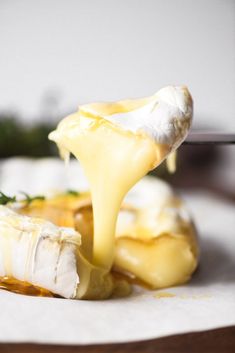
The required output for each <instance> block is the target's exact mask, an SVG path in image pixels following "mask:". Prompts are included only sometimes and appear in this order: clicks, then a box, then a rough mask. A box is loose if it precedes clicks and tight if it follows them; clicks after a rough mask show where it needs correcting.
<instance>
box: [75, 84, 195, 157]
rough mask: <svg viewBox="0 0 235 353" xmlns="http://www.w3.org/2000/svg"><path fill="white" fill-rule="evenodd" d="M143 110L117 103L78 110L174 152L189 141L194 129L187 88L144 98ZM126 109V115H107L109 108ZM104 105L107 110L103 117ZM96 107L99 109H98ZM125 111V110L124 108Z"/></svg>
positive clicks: (161, 92)
mask: <svg viewBox="0 0 235 353" xmlns="http://www.w3.org/2000/svg"><path fill="white" fill-rule="evenodd" d="M142 101H143V103H141V107H139V106H138V105H137V108H136V109H133V108H130V109H129V108H128V107H131V106H132V105H134V102H138V100H131V101H120V102H117V103H104V104H102V103H98V104H87V105H83V106H81V107H80V108H79V111H80V113H81V114H83V112H85V113H90V114H93V115H98V116H102V118H104V119H106V120H109V121H111V122H112V123H114V124H116V125H118V126H120V127H122V128H123V129H126V130H129V131H132V132H134V133H136V132H139V131H140V132H141V131H142V132H145V133H147V134H148V135H149V136H150V137H151V138H153V139H154V141H155V142H156V143H162V144H167V145H170V146H171V149H172V150H175V149H176V148H177V147H178V146H179V145H180V144H181V143H182V142H183V141H184V139H185V138H186V136H187V133H188V130H189V129H190V127H191V123H192V117H193V101H192V97H191V95H190V93H189V91H188V89H187V87H185V86H167V87H164V88H162V89H161V90H159V91H158V92H156V93H155V94H154V95H153V96H151V97H148V98H146V99H145V98H144V99H143V100H142ZM115 104H116V105H117V110H118V108H120V109H121V108H123V107H124V112H115V109H112V110H113V112H112V113H111V114H109V113H108V111H109V109H107V108H108V107H109V106H110V107H113V106H115ZM102 106H103V107H105V109H104V113H103V114H102ZM96 107H99V109H98V110H96ZM121 110H122V109H121Z"/></svg>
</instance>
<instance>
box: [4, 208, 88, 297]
mask: <svg viewBox="0 0 235 353" xmlns="http://www.w3.org/2000/svg"><path fill="white" fill-rule="evenodd" d="M80 244H81V237H80V235H79V233H78V232H76V231H75V230H73V229H71V228H65V227H57V226H55V225H53V224H52V223H50V222H47V221H44V220H42V219H37V218H31V217H27V216H22V215H19V214H17V213H15V212H14V211H12V210H10V209H9V208H7V207H6V206H0V276H1V277H13V278H15V279H17V280H20V281H26V282H29V283H32V284H33V285H35V286H39V287H42V288H44V289H47V290H49V291H51V292H52V293H54V294H58V295H60V296H62V297H65V298H73V297H75V295H76V288H77V285H78V284H79V276H78V273H77V260H76V257H77V254H76V252H77V249H78V247H79V245H80Z"/></svg>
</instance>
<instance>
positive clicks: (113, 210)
mask: <svg viewBox="0 0 235 353" xmlns="http://www.w3.org/2000/svg"><path fill="white" fill-rule="evenodd" d="M159 92H161V94H160V93H159V94H156V95H154V96H152V97H150V98H149V99H143V100H139V101H123V102H118V103H113V104H92V105H87V106H83V107H81V109H80V110H79V112H77V113H75V114H72V115H70V116H69V117H67V118H65V119H64V120H63V121H62V122H61V123H60V124H59V126H58V128H57V130H55V131H54V132H52V133H51V134H50V135H49V138H50V139H51V140H53V141H55V142H56V143H57V145H58V147H59V149H60V152H61V155H62V157H63V158H64V159H65V160H68V156H69V154H70V153H72V154H73V155H74V156H75V157H76V158H77V159H78V160H79V161H80V163H81V165H82V167H83V170H84V172H85V174H86V177H87V179H88V181H89V185H90V191H91V197H92V207H93V218H94V237H93V249H92V254H91V258H90V259H89V260H90V262H89V263H86V264H85V265H84V262H81V264H80V266H81V272H88V275H86V276H85V279H84V280H81V284H80V285H79V286H82V285H83V282H86V286H85V287H86V289H85V290H84V291H83V292H84V293H85V292H90V290H93V291H94V293H96V291H97V288H96V287H97V286H98V285H100V284H101V283H102V281H103V280H100V279H101V278H102V279H104V277H105V276H106V274H107V273H109V271H110V269H111V267H112V265H113V261H114V253H115V251H114V238H115V227H116V222H117V216H118V212H119V209H120V206H121V203H122V200H123V198H124V196H125V195H126V194H127V192H128V191H129V190H130V189H131V188H132V186H133V185H135V184H136V182H137V181H138V180H140V179H141V178H142V177H143V176H144V175H146V174H147V173H148V172H149V171H150V170H152V169H153V168H155V167H156V166H157V165H159V164H160V163H161V162H162V161H163V160H164V159H165V157H166V156H167V155H168V154H169V153H170V152H171V150H172V148H176V147H177V146H178V145H179V144H180V142H182V140H183V139H184V138H185V136H186V133H187V131H188V128H189V126H190V123H191V113H192V109H191V108H192V100H191V97H190V94H189V93H188V91H187V89H186V88H185V87H183V88H179V87H178V88H168V89H163V90H161V91H159ZM158 107H159V109H157V108H158ZM145 108H146V109H145ZM156 112H157V113H156ZM119 113H121V114H122V113H125V115H124V120H121V119H120V114H119ZM127 113H130V114H131V115H132V117H133V118H134V119H127V118H128V117H129V116H128V114H127ZM126 114H127V115H126ZM161 117H162V120H161ZM116 118H117V121H116ZM135 118H136V119H135ZM143 118H144V119H145V120H144V121H143ZM126 121H128V124H127V125H126V124H125V122H126ZM130 121H131V124H132V126H134V128H133V129H131V128H130ZM123 126H124V127H123ZM82 263H83V265H82ZM84 266H85V267H86V269H84ZM94 283H96V285H94ZM79 286H78V287H79ZM101 287H102V286H101ZM108 287H109V285H108ZM108 292H109V290H108ZM94 296H96V294H94ZM89 297H90V295H89ZM91 297H92V295H91Z"/></svg>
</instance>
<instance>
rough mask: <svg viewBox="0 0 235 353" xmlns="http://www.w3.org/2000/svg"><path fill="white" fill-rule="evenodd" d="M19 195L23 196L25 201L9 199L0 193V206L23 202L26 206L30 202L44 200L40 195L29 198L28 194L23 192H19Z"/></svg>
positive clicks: (14, 197)
mask: <svg viewBox="0 0 235 353" xmlns="http://www.w3.org/2000/svg"><path fill="white" fill-rule="evenodd" d="M21 194H23V195H24V196H25V199H23V200H22V199H20V200H17V198H16V196H12V197H11V196H8V195H6V194H4V193H3V192H2V191H0V205H7V204H8V203H14V202H25V203H26V205H27V206H28V205H29V204H30V203H31V202H33V201H35V200H45V196H42V195H36V196H30V195H29V194H27V193H26V192H23V191H21Z"/></svg>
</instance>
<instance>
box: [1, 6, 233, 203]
mask: <svg viewBox="0 0 235 353" xmlns="http://www.w3.org/2000/svg"><path fill="white" fill-rule="evenodd" d="M0 48H1V55H0V159H2V160H3V159H5V158H6V157H12V156H22V155H23V156H31V157H44V156H52V155H56V154H57V151H56V149H55V147H54V146H53V144H51V143H49V142H48V140H47V135H48V132H49V131H50V130H52V129H53V128H54V126H55V125H56V124H57V122H58V121H59V120H60V119H61V118H62V117H64V116H65V115H66V114H69V113H70V112H73V111H74V110H76V109H77V106H78V105H79V104H83V103H86V102H91V101H104V100H118V99H122V98H127V97H130V98H132V97H133V98H135V97H141V96H147V95H151V94H152V93H154V92H155V91H157V90H158V89H159V88H161V87H162V86H165V85H168V84H176V85H177V84H186V85H187V86H188V87H189V89H190V91H191V93H192V96H193V98H194V104H195V116H194V123H193V129H194V130H210V131H221V132H222V131H223V132H224V131H225V132H226V131H227V132H230V133H232V132H235V114H234V102H235V1H234V0H197V1H195V0H60V1H57V0H50V1H48V0H40V1H36V0H20V1H19V0H0ZM234 152H235V147H234V146H228V147H219V148H215V147H206V146H205V147H189V146H187V147H186V146H182V147H181V148H180V151H179V158H178V167H179V168H178V171H177V173H176V174H175V175H173V176H170V175H169V174H167V173H166V171H165V168H164V167H162V168H161V170H159V171H158V174H160V175H161V176H163V177H165V178H167V179H169V180H170V181H171V182H172V183H173V184H175V185H178V186H181V185H184V186H185V187H186V186H189V187H193V186H196V187H201V186H202V187H204V186H206V187H208V188H210V189H217V190H221V191H222V192H225V193H227V194H228V195H230V196H232V197H234V192H235V177H234V166H235V154H234ZM0 163H1V161H0Z"/></svg>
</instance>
